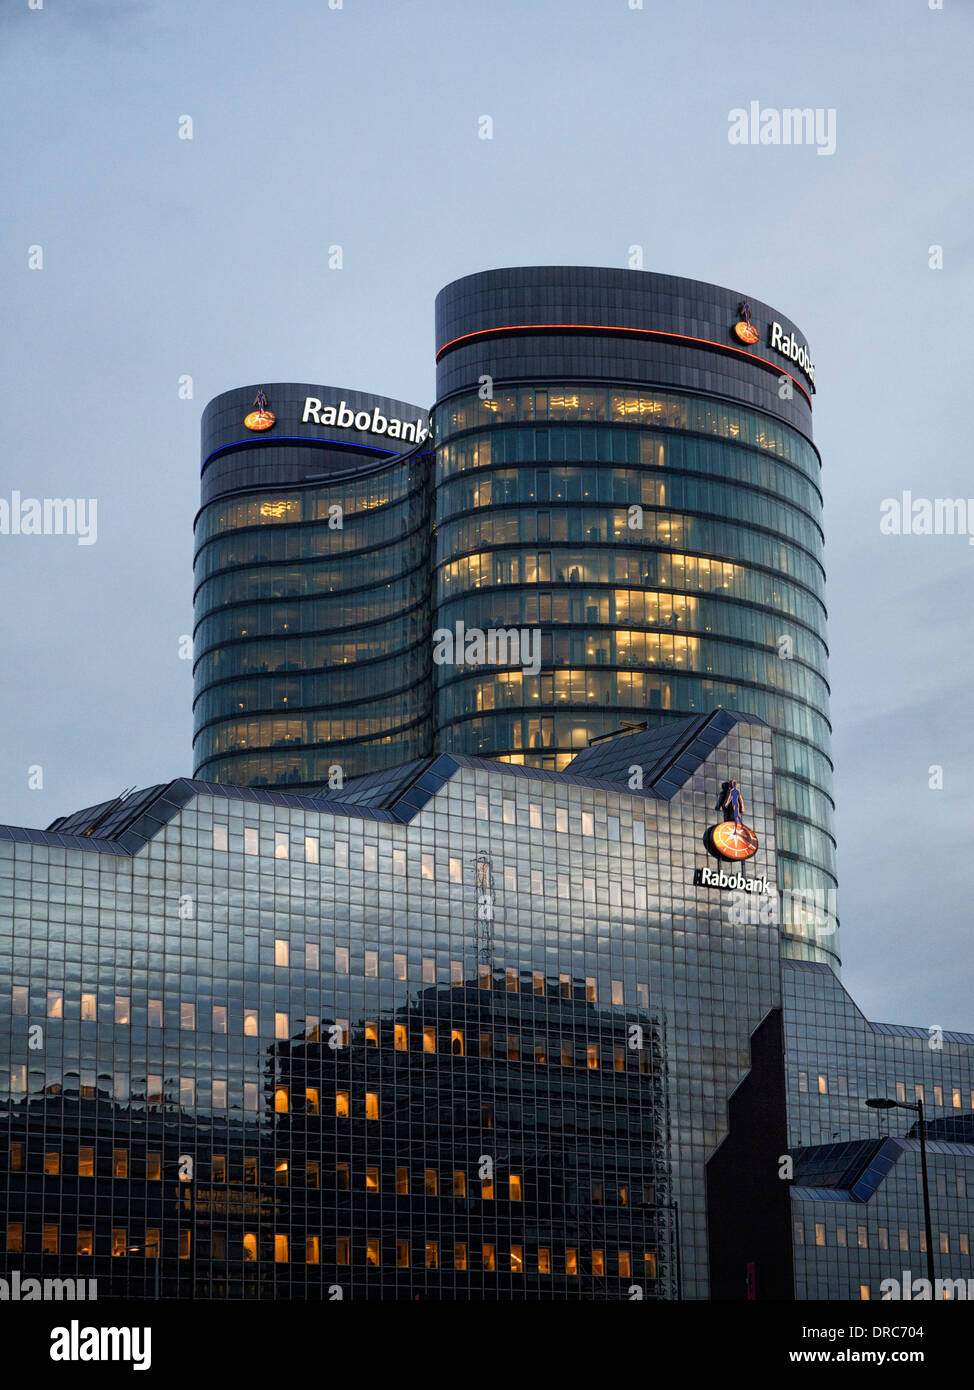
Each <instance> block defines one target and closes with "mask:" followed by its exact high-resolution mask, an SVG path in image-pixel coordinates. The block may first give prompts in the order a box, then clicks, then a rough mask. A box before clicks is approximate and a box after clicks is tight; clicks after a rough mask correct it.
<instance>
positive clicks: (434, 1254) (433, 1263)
mask: <svg viewBox="0 0 974 1390" xmlns="http://www.w3.org/2000/svg"><path fill="white" fill-rule="evenodd" d="M439 1267H440V1242H439V1241H438V1240H428V1241H427V1242H426V1268H427V1269H439Z"/></svg>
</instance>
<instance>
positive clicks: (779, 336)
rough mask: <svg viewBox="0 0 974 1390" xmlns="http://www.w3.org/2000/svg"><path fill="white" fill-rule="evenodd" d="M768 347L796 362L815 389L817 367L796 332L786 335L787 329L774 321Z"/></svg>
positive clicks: (770, 330)
mask: <svg viewBox="0 0 974 1390" xmlns="http://www.w3.org/2000/svg"><path fill="white" fill-rule="evenodd" d="M768 347H772V348H774V350H775V351H776V352H780V353H781V355H782V357H788V358H790V359H791V361H792V362H794V364H795V366H796V367H797V368H798V370H799V371H801V372H804V373H805V375H806V376H807V377H808V379H809V381H810V382H811V383H812V390H813V391H814V389H815V367H814V364H813V363H812V359H811V356H810V354H809V351H808V348H807V347H806V346H805V344H804V343H800V342H799V341H798V339H797V338H796V337H795V335H794V333H789V335H788V336H787V338H786V337H785V330H784V329H783V328H782V326H781V324H780V323H772V325H771V328H770V329H769V336H768Z"/></svg>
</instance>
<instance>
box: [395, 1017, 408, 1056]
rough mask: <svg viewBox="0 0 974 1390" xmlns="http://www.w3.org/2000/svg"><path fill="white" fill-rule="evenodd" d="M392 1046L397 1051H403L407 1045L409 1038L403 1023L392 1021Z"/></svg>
mask: <svg viewBox="0 0 974 1390" xmlns="http://www.w3.org/2000/svg"><path fill="white" fill-rule="evenodd" d="M392 1036H393V1046H394V1047H395V1049H396V1051H397V1052H405V1051H406V1049H407V1047H408V1046H409V1039H408V1035H407V1032H406V1025H405V1023H394V1024H393V1025H392Z"/></svg>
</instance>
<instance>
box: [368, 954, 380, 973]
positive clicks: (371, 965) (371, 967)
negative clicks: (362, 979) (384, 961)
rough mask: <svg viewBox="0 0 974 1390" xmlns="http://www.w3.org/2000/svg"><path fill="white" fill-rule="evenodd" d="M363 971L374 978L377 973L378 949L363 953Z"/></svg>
mask: <svg viewBox="0 0 974 1390" xmlns="http://www.w3.org/2000/svg"><path fill="white" fill-rule="evenodd" d="M365 973H366V975H367V976H368V977H369V978H370V979H375V978H376V976H377V975H378V973H379V953H378V951H366V953H365Z"/></svg>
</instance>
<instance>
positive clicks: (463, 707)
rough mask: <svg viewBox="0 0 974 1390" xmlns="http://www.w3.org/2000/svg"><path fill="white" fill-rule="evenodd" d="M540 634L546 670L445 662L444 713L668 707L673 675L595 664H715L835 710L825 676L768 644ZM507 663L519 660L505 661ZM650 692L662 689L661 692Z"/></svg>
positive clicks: (652, 635) (668, 667)
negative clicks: (568, 707) (535, 671)
mask: <svg viewBox="0 0 974 1390" xmlns="http://www.w3.org/2000/svg"><path fill="white" fill-rule="evenodd" d="M539 638H540V640H539V641H538V643H537V649H540V665H541V667H542V668H546V669H545V673H544V674H538V675H528V674H525V673H523V672H522V671H520V670H513V671H506V670H502V669H501V667H500V666H497V667H489V668H488V670H487V671H485V670H484V668H483V667H477V668H475V669H474V671H473V674H469V675H468V674H466V673H467V671H468V670H469V669H470V668H469V667H467V666H465V665H463V664H462V663H461V662H459V661H458V662H457V664H456V665H453V664H449V663H446V662H444V663H443V664H442V665H441V666H439V669H438V675H439V685H440V692H439V693H440V700H441V703H440V710H439V713H440V718H441V719H444V718H445V719H456V718H459V717H460V716H462V715H465V714H475V713H478V712H479V711H480V710H485V709H495V708H497V709H501V708H504V707H506V706H522V707H524V706H527V707H528V708H529V709H530V708H532V707H535V708H537V707H538V706H539V705H540V706H545V705H557V704H558V703H559V702H561V701H563V702H565V703H566V704H571V705H572V706H574V707H576V708H578V707H580V706H584V705H586V704H591V705H598V706H600V707H605V706H607V705H618V704H623V705H624V704H630V703H631V704H632V705H633V706H634V707H639V706H642V707H648V708H655V709H666V708H668V705H666V704H664V703H663V696H664V692H665V693H666V694H668V693H669V686H668V683H667V682H666V680H665V679H663V678H662V677H661V676H659V675H657V674H655V672H653V671H651V670H650V671H647V670H645V669H641V670H639V671H622V672H616V671H604V672H603V671H599V670H597V669H595V670H593V669H592V668H593V667H595V668H597V667H600V666H607V667H618V666H638V667H641V668H646V667H650V668H651V667H658V668H660V670H662V671H664V672H665V671H692V672H696V673H699V674H701V675H703V674H706V675H707V676H713V675H714V673H715V670H716V673H717V674H718V675H720V676H723V677H724V678H726V679H729V680H743V681H749V682H753V683H756V684H758V685H763V686H766V687H768V688H769V689H771V690H777V691H780V692H781V693H782V694H783V695H784V696H786V697H788V698H790V699H794V700H802V701H804V702H805V703H806V704H809V705H812V706H814V707H815V708H816V709H817V710H818V711H819V713H820V714H821V715H822V716H823V718H827V717H828V708H829V688H828V686H827V685H826V683H825V681H824V680H823V679H822V677H821V676H819V675H817V674H816V673H815V672H814V671H812V670H810V669H809V668H808V667H807V666H806V665H804V663H803V662H802V661H800V660H798V659H795V658H792V659H783V658H782V657H780V656H779V655H778V654H777V650H775V649H772V650H771V651H767V650H763V651H762V650H758V649H756V648H754V647H747V646H743V645H739V644H737V643H731V642H722V641H720V640H719V639H718V638H704V637H691V636H685V635H683V634H682V633H681V634H675V633H674V634H670V633H665V632H641V631H638V630H633V629H628V630H627V629H625V628H615V629H611V628H592V627H587V628H584V630H582V631H579V632H557V631H555V632H545V631H541V632H540V634H539ZM503 640H505V641H506V639H503ZM462 655H463V653H462V652H461V653H460V656H461V657H462ZM508 664H511V665H513V663H508V662H504V663H503V665H505V666H506V665H508ZM572 667H574V668H576V669H574V670H573V669H571V668H572ZM553 668H554V669H553ZM650 692H655V699H653V698H651V695H650Z"/></svg>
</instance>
